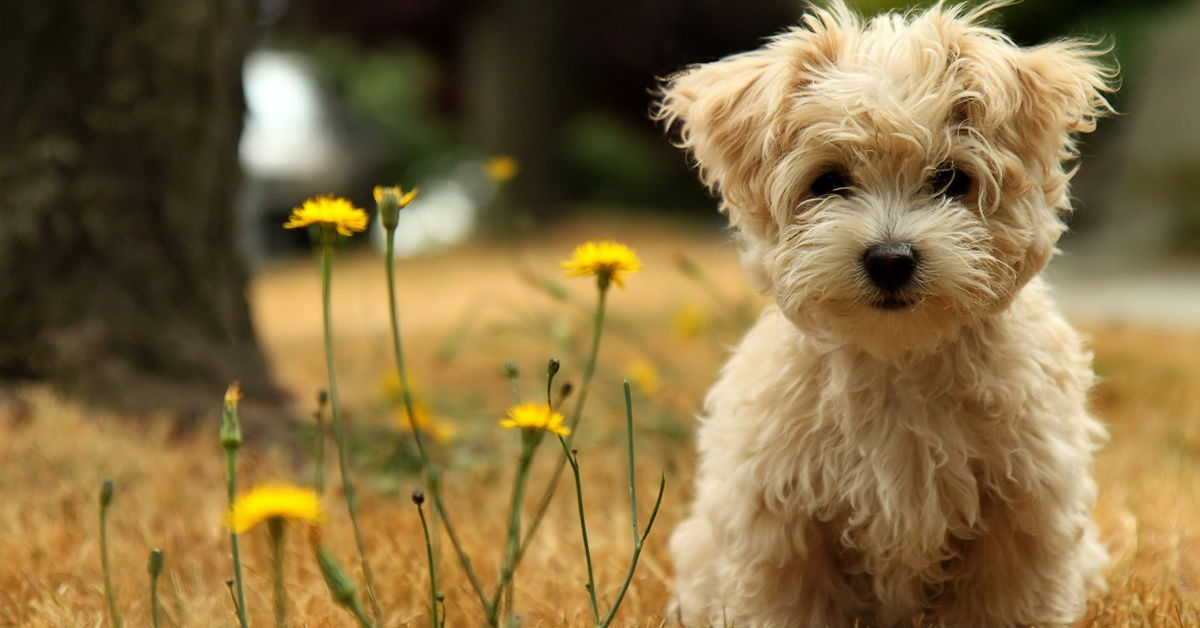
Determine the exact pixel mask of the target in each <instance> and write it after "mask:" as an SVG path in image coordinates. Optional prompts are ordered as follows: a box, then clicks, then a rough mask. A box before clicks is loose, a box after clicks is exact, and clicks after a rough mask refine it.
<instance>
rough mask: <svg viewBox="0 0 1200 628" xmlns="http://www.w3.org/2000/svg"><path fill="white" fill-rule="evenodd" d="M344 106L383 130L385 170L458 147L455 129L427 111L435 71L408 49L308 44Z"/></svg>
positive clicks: (431, 62)
mask: <svg viewBox="0 0 1200 628" xmlns="http://www.w3.org/2000/svg"><path fill="white" fill-rule="evenodd" d="M308 52H309V54H311V55H312V56H313V58H314V59H315V60H316V62H317V65H318V67H320V69H321V70H322V72H323V74H324V75H325V76H326V77H328V78H329V80H330V81H332V83H333V85H334V87H335V88H336V89H337V91H338V92H339V93H340V94H341V95H342V96H343V97H344V98H345V100H346V103H347V104H348V105H349V106H350V107H351V108H352V109H353V110H354V111H355V112H356V113H357V114H359V115H360V116H362V117H364V118H366V120H367V121H368V122H369V123H370V124H371V125H373V126H374V127H376V128H377V129H378V130H380V131H382V135H383V137H382V140H383V141H382V144H383V150H384V153H385V161H386V162H387V163H386V164H385V168H387V169H397V168H399V169H403V168H406V167H411V166H412V164H414V163H416V162H418V161H420V160H422V159H423V158H426V157H428V156H437V155H444V154H446V153H448V152H452V151H454V150H456V149H457V148H458V147H459V138H458V131H457V129H456V128H455V126H454V125H453V124H452V123H451V122H450V121H449V120H446V119H444V118H442V117H441V116H439V115H438V114H437V112H436V111H434V110H432V108H431V107H430V102H431V98H430V94H431V93H432V92H433V90H434V88H435V86H436V81H437V80H438V72H439V68H438V67H437V62H436V60H435V59H434V58H433V57H432V56H431V55H429V54H428V53H426V52H424V51H422V50H421V49H419V48H416V47H413V46H403V45H402V46H398V47H394V48H378V49H372V50H364V49H362V48H359V47H357V46H356V45H355V44H354V43H353V42H350V41H348V40H346V39H343V38H338V37H322V38H320V39H317V40H315V41H313V42H312V43H311V44H310V45H309V46H308Z"/></svg>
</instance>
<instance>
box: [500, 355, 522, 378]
mask: <svg viewBox="0 0 1200 628" xmlns="http://www.w3.org/2000/svg"><path fill="white" fill-rule="evenodd" d="M520 374H521V369H519V368H517V363H516V362H514V361H512V360H509V361H508V362H505V363H504V376H505V377H507V378H509V379H516V378H517V376H518V375H520Z"/></svg>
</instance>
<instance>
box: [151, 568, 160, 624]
mask: <svg viewBox="0 0 1200 628" xmlns="http://www.w3.org/2000/svg"><path fill="white" fill-rule="evenodd" d="M150 619H151V621H152V622H154V623H153V625H154V628H158V578H151V579H150Z"/></svg>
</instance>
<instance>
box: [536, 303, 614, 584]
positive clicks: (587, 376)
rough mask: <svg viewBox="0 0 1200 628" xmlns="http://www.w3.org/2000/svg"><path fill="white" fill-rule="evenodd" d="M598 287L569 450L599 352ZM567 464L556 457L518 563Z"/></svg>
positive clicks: (601, 306) (600, 317) (600, 312)
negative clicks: (586, 358)
mask: <svg viewBox="0 0 1200 628" xmlns="http://www.w3.org/2000/svg"><path fill="white" fill-rule="evenodd" d="M599 289H600V297H599V298H598V299H597V301H596V312H595V315H594V316H593V317H592V346H591V351H590V353H589V355H588V361H587V364H586V365H585V366H584V369H583V382H582V383H581V384H580V387H579V397H578V398H577V399H576V400H575V410H574V412H572V413H571V419H570V424H569V427H570V428H571V435H570V436H568V437H567V448H568V449H569V448H570V446H571V444H572V443H574V442H575V436H576V434H578V431H577V430H576V429H575V428H576V427H577V426H578V425H579V419H580V417H582V416H583V405H584V403H585V402H586V401H587V394H588V388H589V387H591V384H592V376H593V375H595V373H596V357H597V356H598V355H599V354H600V337H601V335H602V333H603V331H604V311H605V306H606V304H607V302H608V284H605V283H600V284H599ZM566 466H567V456H566V454H564V455H563V456H562V457H561V458H559V459H558V465H557V466H556V467H555V468H554V473H553V474H552V475H551V476H550V482H549V484H547V485H546V490H545V491H544V492H543V493H542V497H541V500H540V501H539V502H538V506H537V510H535V511H534V513H533V518H531V519H530V521H529V529H528V530H527V531H526V532H525V538H523V539H522V540H521V545H520V548H519V550H518V552H517V557H516V562H517V563H519V562H520V561H521V557H522V555H523V554H524V553H525V548H526V547H527V546H528V545H529V542H530V541H531V540H532V539H533V535H534V533H535V532H537V529H538V526H539V525H541V523H542V519H543V518H544V517H545V516H546V511H547V510H548V509H549V508H550V501H551V500H552V499H553V498H554V491H555V490H557V488H558V481H559V479H560V478H561V477H562V473H563V468H564V467H566ZM514 567H515V564H514Z"/></svg>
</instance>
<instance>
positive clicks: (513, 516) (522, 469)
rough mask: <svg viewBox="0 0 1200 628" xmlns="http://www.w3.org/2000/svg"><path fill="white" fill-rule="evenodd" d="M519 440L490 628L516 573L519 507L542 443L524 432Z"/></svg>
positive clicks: (537, 438)
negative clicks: (504, 541)
mask: <svg viewBox="0 0 1200 628" xmlns="http://www.w3.org/2000/svg"><path fill="white" fill-rule="evenodd" d="M521 437H522V438H521V441H522V442H521V458H520V460H519V461H518V462H517V475H516V477H515V478H514V479H513V491H512V504H511V506H510V510H509V520H508V542H507V544H506V546H505V557H504V564H503V565H502V566H501V568H500V581H499V582H497V583H496V590H495V592H494V593H493V595H492V601H491V604H490V605H489V606H488V625H489V626H492V628H496V626H499V625H500V596H501V594H502V593H503V592H504V591H505V590H506V587H508V586H509V584H510V583H511V582H512V578H513V574H514V573H515V572H516V570H517V560H518V555H519V554H518V550H519V548H520V545H519V540H520V538H521V503H522V502H523V501H524V498H525V485H526V480H528V479H529V466H530V463H531V462H532V461H533V452H534V451H536V450H537V445H538V442H540V440H541V434H540V433H539V434H534V435H531V434H530V433H528V432H524V431H523V432H522V434H521ZM508 613H509V614H511V613H512V608H511V607H510V608H509V609H508Z"/></svg>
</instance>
